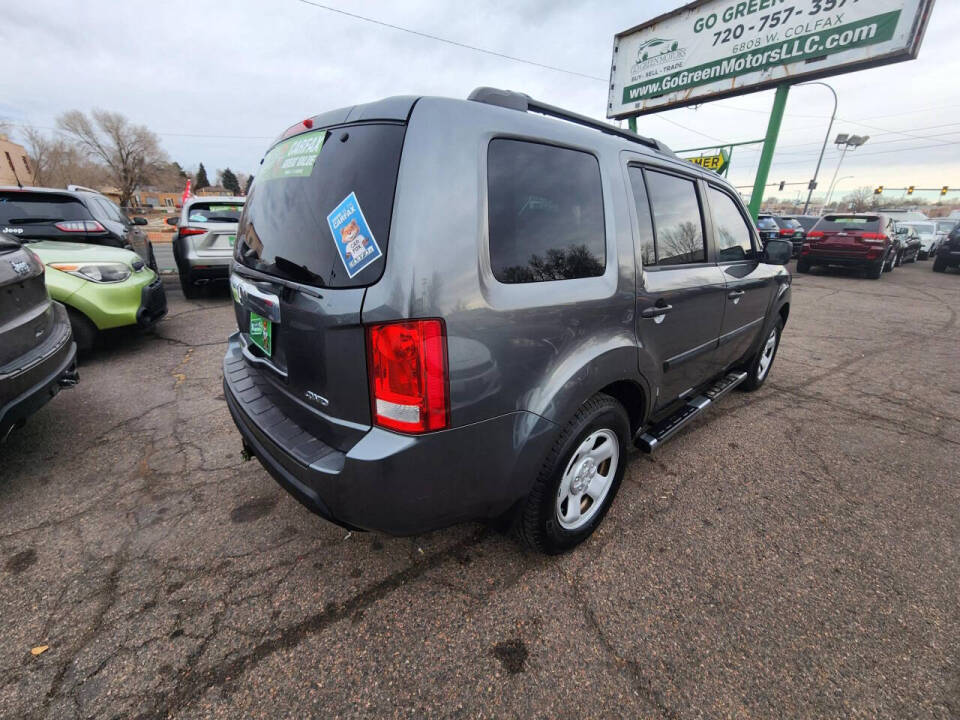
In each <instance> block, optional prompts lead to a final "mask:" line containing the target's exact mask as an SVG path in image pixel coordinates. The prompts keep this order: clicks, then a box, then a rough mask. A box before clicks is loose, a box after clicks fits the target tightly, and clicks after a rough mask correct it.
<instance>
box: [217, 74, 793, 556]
mask: <svg viewBox="0 0 960 720" xmlns="http://www.w3.org/2000/svg"><path fill="white" fill-rule="evenodd" d="M545 116H553V117H552V118H551V117H545ZM790 252H791V247H790V243H789V242H786V241H783V240H779V239H775V240H771V241H770V242H768V243H767V245H766V247H765V248H763V249H761V246H760V243H759V238H758V237H757V233H756V230H755V229H754V228H753V224H752V222H751V218H750V215H749V213H748V212H747V210H746V209H745V208H744V206H743V203H742V202H741V200H740V198H739V195H738V194H737V192H736V190H735V189H734V188H733V187H732V186H731V185H730V184H729V183H728V182H726V181H725V180H723V179H722V178H720V177H718V176H717V175H716V174H715V173H712V172H708V171H705V170H702V169H700V168H698V167H696V166H695V165H692V164H691V163H688V162H685V161H683V160H681V159H679V158H678V157H676V156H675V155H674V154H673V153H672V152H671V151H670V150H669V149H667V148H666V147H665V146H663V145H662V144H661V143H659V142H657V141H655V140H650V139H647V138H644V137H641V136H639V135H635V134H633V133H630V132H628V131H625V130H620V129H618V128H616V127H612V126H610V125H608V124H606V123H601V122H598V121H596V120H592V119H590V118H586V117H583V116H580V115H576V114H573V113H569V112H566V111H564V110H561V109H560V108H556V107H554V106H551V105H546V104H544V103H540V102H537V101H535V100H532V99H531V98H529V97H528V96H526V95H522V94H519V93H513V92H508V91H502V90H493V89H490V88H481V89H478V90H476V91H474V92H473V93H472V94H471V96H470V98H469V99H468V100H466V101H464V100H452V99H444V98H433V97H421V98H417V97H393V98H388V99H385V100H382V101H379V102H373V103H370V104H365V105H357V106H354V107H347V108H343V109H340V110H332V111H329V112H326V113H324V114H321V115H317V116H314V117H310V118H307V119H306V120H304V121H303V122H300V123H297V124H296V125H294V126H292V127H290V128H289V129H288V130H287V131H286V132H284V133H283V134H282V135H281V136H280V137H279V138H278V139H277V141H276V143H275V144H274V145H273V146H272V147H271V148H270V149H269V150H268V152H267V153H266V156H265V157H264V159H263V163H262V169H261V171H260V172H259V173H258V174H257V178H256V180H255V181H254V183H253V186H252V188H251V191H250V194H249V196H248V197H247V202H246V205H245V207H244V210H243V214H242V216H241V218H240V223H239V226H238V228H237V240H236V247H235V255H234V267H233V273H232V275H231V287H232V292H233V297H234V310H235V313H236V320H237V324H238V332H236V333H234V334H233V335H231V336H230V338H229V342H228V348H227V352H226V356H225V358H224V363H223V374H224V389H225V397H226V399H227V404H228V407H229V409H230V412H231V414H232V416H233V419H234V421H235V422H236V425H237V427H238V429H239V431H240V433H241V436H242V438H243V443H244V451H245V453H246V454H247V455H248V456H249V455H253V456H256V457H257V458H258V459H259V460H260V462H261V463H262V464H263V466H264V467H265V468H266V469H267V470H268V471H269V472H270V473H271V474H272V475H273V476H274V477H275V478H276V479H277V480H278V481H279V482H280V484H282V485H283V486H284V487H285V488H286V489H287V490H289V491H290V492H291V493H292V494H293V495H294V496H295V497H296V498H297V499H299V500H300V501H301V502H302V503H304V504H305V505H306V506H307V507H309V508H311V509H312V510H314V511H315V512H317V513H318V514H320V515H322V516H324V517H326V518H328V519H331V520H334V521H335V522H338V523H340V524H342V525H344V526H346V527H351V528H362V529H375V530H380V531H386V532H389V533H393V534H413V533H419V532H422V531H426V530H430V529H434V528H439V527H443V526H445V525H449V524H452V523H456V522H461V521H468V520H478V519H494V518H497V519H505V518H509V519H510V520H511V521H512V522H513V523H514V526H515V527H516V528H517V530H518V532H519V535H520V537H521V538H523V539H524V540H525V541H526V542H528V543H529V544H530V545H532V546H534V547H536V548H538V549H540V550H542V551H545V552H551V553H554V552H560V551H563V550H565V549H567V548H570V547H573V546H574V545H576V544H577V543H579V542H580V541H582V540H583V539H584V538H586V537H587V536H588V535H589V534H590V533H591V532H592V531H593V530H594V528H596V527H597V525H598V523H600V521H601V520H602V518H603V516H604V514H605V512H606V511H607V509H608V508H609V506H610V503H611V502H612V501H613V498H614V496H615V495H616V493H617V488H618V487H619V485H620V481H621V479H622V477H623V474H624V470H625V467H626V465H627V462H628V452H629V447H630V445H631V444H634V443H635V444H637V445H638V446H639V447H640V448H641V449H643V450H644V451H647V452H651V451H653V450H655V449H656V448H657V447H659V446H660V445H661V444H662V443H663V442H665V441H666V440H667V439H668V438H670V437H671V436H672V435H674V434H675V433H676V432H677V431H678V430H679V429H680V428H682V427H684V426H685V425H686V424H687V423H689V422H690V421H691V420H692V419H693V418H695V417H697V416H698V415H699V414H700V413H701V412H702V411H703V410H704V409H705V408H707V407H708V406H710V405H711V403H713V402H715V401H716V400H718V399H719V398H720V397H721V396H722V395H723V394H724V393H726V392H728V391H729V390H730V389H732V388H734V387H737V386H739V387H740V388H743V389H747V390H752V389H756V388H758V387H760V386H761V385H762V384H763V382H764V380H766V378H767V377H768V375H769V372H770V368H771V365H772V363H773V360H774V357H775V355H776V351H777V347H778V345H779V341H780V334H781V332H782V330H783V327H784V324H785V323H786V321H787V318H788V316H789V310H790V283H791V277H790V273H789V272H788V271H787V270H786V269H785V268H784V267H783V265H784V264H785V263H786V262H787V261H788V260H789V258H790Z"/></svg>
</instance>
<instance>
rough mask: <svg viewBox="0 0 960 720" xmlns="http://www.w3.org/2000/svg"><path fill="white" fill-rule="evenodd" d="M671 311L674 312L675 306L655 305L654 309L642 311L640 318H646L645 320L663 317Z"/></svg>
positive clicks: (649, 308)
mask: <svg viewBox="0 0 960 720" xmlns="http://www.w3.org/2000/svg"><path fill="white" fill-rule="evenodd" d="M671 310H673V305H654V306H653V307H648V308H644V309H643V310H641V311H640V317H644V318H657V317H663V316H664V315H666V314H667V313H668V312H670V311H671Z"/></svg>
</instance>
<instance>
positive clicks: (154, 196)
mask: <svg viewBox="0 0 960 720" xmlns="http://www.w3.org/2000/svg"><path fill="white" fill-rule="evenodd" d="M182 197H183V193H179V192H163V191H160V190H140V191H138V192H137V193H135V194H134V196H133V204H134V206H135V207H138V208H151V209H153V210H159V209H164V208H166V209H167V210H173V209H174V208H179V207H180V206H181V205H180V199H181V198H182Z"/></svg>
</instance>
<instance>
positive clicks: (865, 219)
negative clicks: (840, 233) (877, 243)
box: [817, 215, 880, 232]
mask: <svg viewBox="0 0 960 720" xmlns="http://www.w3.org/2000/svg"><path fill="white" fill-rule="evenodd" d="M817 230H826V231H830V230H849V231H851V232H857V231H859V230H863V231H864V232H877V231H879V230H880V216H879V215H825V216H824V217H823V218H822V219H821V220H820V222H818V223H817Z"/></svg>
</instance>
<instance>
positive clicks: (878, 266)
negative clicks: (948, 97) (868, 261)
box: [867, 259, 886, 280]
mask: <svg viewBox="0 0 960 720" xmlns="http://www.w3.org/2000/svg"><path fill="white" fill-rule="evenodd" d="M884 265H886V263H885V262H884V261H883V260H882V259H881V260H878V261H877V262H875V263H874V264H873V265H868V266H867V277H868V278H870V279H871V280H879V279H880V277H881V276H882V275H883V268H884Z"/></svg>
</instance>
